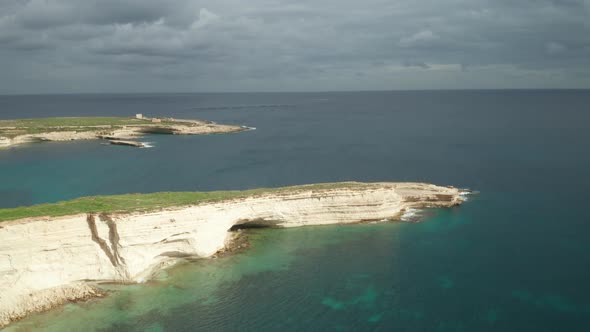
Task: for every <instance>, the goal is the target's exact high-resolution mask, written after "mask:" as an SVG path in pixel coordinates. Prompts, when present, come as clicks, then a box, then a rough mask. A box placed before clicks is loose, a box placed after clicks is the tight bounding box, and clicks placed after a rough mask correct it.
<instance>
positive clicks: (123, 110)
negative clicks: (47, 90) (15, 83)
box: [0, 90, 590, 332]
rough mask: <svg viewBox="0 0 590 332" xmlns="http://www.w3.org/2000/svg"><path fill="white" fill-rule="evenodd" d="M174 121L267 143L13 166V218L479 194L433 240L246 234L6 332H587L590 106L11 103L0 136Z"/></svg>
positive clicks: (586, 95) (399, 101) (308, 98)
mask: <svg viewBox="0 0 590 332" xmlns="http://www.w3.org/2000/svg"><path fill="white" fill-rule="evenodd" d="M136 113H143V114H144V115H148V116H172V117H176V118H200V119H206V120H212V121H215V122H219V123H228V124H239V125H246V126H250V127H256V130H252V131H247V132H242V133H236V134H228V135H209V136H165V135H150V136H146V137H144V138H143V139H142V141H144V142H150V144H151V146H152V147H151V148H146V149H136V148H129V147H124V146H105V145H103V144H101V142H98V141H89V142H71V143H70V142H68V143H41V144H31V145H27V146H19V147H15V148H12V149H9V150H3V151H0V207H15V206H21V205H32V204H38V203H45V202H56V201H60V200H67V199H71V198H75V197H79V196H88V195H106V194H117V193H130V192H155V191H208V190H222V189H245V188H256V187H276V186H286V185H294V184H304V183H315V182H333V181H348V180H356V181H424V182H431V183H435V184H440V185H454V186H457V187H466V188H472V189H475V190H478V191H479V192H480V193H479V194H478V195H475V196H471V197H470V201H469V202H467V203H466V204H464V205H463V206H461V207H458V208H453V209H446V210H433V211H430V213H429V214H428V216H427V217H426V218H424V220H423V221H421V222H419V223H403V222H396V223H380V224H368V225H350V226H320V227H304V228H298V229H285V230H277V229H257V230H252V231H249V234H250V242H251V247H250V249H248V250H246V251H243V252H241V253H238V254H236V255H233V256H228V257H223V258H219V259H212V260H210V259H205V260H197V261H192V262H186V263H183V264H180V265H178V266H175V267H173V268H171V269H168V270H165V271H162V272H161V273H159V275H158V276H157V278H155V280H153V281H150V282H148V283H146V284H142V285H128V286H122V285H105V286H104V287H106V288H109V289H113V290H115V291H116V292H114V293H113V294H112V295H110V296H109V297H107V298H105V299H100V300H92V301H88V302H83V303H77V304H68V305H66V306H64V307H61V308H58V309H55V310H52V311H50V312H47V313H43V314H37V315H33V316H30V317H28V318H26V319H24V320H22V321H21V322H19V323H17V324H13V325H11V326H9V327H8V328H6V331H11V332H13V331H59V332H62V331H285V332H286V331H535V332H537V331H590V208H589V206H588V201H589V197H590V195H589V188H590V152H589V151H590V148H589V147H590V90H513V91H511V90H505V91H504V90H503V91H494V90H489V91H404V92H401V91H400V92H342V93H268V94H267V93H258V94H253V93H245V94H223V93H220V94H134V95H132V94H112V95H108V94H100V95H53V96H0V119H14V118H31V117H54V116H99V115H104V116H108V115H116V116H132V115H134V114H136Z"/></svg>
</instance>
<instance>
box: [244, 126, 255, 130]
mask: <svg viewBox="0 0 590 332" xmlns="http://www.w3.org/2000/svg"><path fill="white" fill-rule="evenodd" d="M242 128H244V129H248V130H256V127H248V126H242Z"/></svg>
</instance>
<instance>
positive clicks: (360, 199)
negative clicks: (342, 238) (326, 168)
mask: <svg viewBox="0 0 590 332" xmlns="http://www.w3.org/2000/svg"><path fill="white" fill-rule="evenodd" d="M460 203H462V199H461V196H460V191H459V190H458V189H456V188H448V187H438V186H434V185H428V184H418V183H381V184H375V185H374V186H371V187H368V188H362V189H353V188H351V189H322V190H315V191H311V190H300V191H297V192H292V193H281V194H276V195H263V196H256V197H250V198H244V199H235V200H230V201H225V202H219V203H210V204H200V205H196V206H190V207H183V208H178V209H169V210H164V211H158V212H149V213H137V214H127V215H104V214H84V215H76V216H68V217H60V218H51V219H49V218H35V219H33V220H19V221H11V222H4V223H0V326H2V325H3V324H8V323H9V322H10V321H12V320H14V319H18V318H20V317H23V316H24V315H26V314H27V313H30V312H33V311H39V310H43V309H46V308H48V307H51V306H53V305H56V304H59V303H62V302H65V301H68V300H73V299H77V298H85V297H88V296H93V295H94V290H93V289H92V288H91V287H89V286H88V285H87V284H85V283H84V281H89V280H117V281H129V282H141V281H144V280H146V279H148V278H149V277H150V276H151V275H152V273H153V272H154V271H156V270H158V269H160V268H162V267H165V266H168V265H170V264H172V263H174V262H175V261H176V260H177V259H178V258H182V257H188V256H192V257H209V256H211V255H213V254H215V253H216V252H217V251H218V250H220V249H222V248H223V247H224V246H225V245H226V242H227V241H228V239H229V234H230V233H229V230H230V228H231V227H232V226H234V225H237V224H248V223H249V224H256V225H269V226H276V227H298V226H306V225H325V224H338V223H357V222H362V221H367V220H381V219H385V218H388V219H399V218H400V216H401V214H402V213H403V212H404V211H405V210H406V209H409V208H421V207H426V206H438V207H448V206H453V205H458V204H460Z"/></svg>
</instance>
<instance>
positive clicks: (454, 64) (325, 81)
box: [0, 0, 590, 92]
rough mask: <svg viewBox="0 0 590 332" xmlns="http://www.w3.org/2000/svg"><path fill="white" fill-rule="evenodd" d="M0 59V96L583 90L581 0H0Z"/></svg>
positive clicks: (587, 59)
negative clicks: (0, 72)
mask: <svg viewBox="0 0 590 332" xmlns="http://www.w3.org/2000/svg"><path fill="white" fill-rule="evenodd" d="M0 66H2V68H3V72H4V75H3V76H2V78H1V79H0V92H35V91H40V92H43V91H56V92H58V91H64V92H67V91H70V92H75V91H105V90H113V89H117V90H134V91H143V90H146V91H147V90H179V91H181V90H182V91H195V90H290V89H294V90H309V89H311V90H321V89H327V90H336V89H390V88H402V89H403V88H457V87H459V88H460V87H482V88H486V87H500V88H502V87H506V88H507V87H590V79H589V75H588V73H589V71H590V0H510V1H509V0H495V1H492V0H446V1H441V0H419V1H416V0H398V1H391V0H388V1H385V0H366V1H362V2H361V1H349V0H313V1H312V0H300V1H286V0H251V1H247V2H244V1H238V0H218V1H204V0H172V1H161V0H127V1H122V0H4V1H2V2H1V3H0ZM147 82H149V84H148V83H147Z"/></svg>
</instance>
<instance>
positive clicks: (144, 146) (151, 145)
mask: <svg viewBox="0 0 590 332" xmlns="http://www.w3.org/2000/svg"><path fill="white" fill-rule="evenodd" d="M142 143H143V146H142V149H148V148H153V147H154V142H142Z"/></svg>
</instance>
